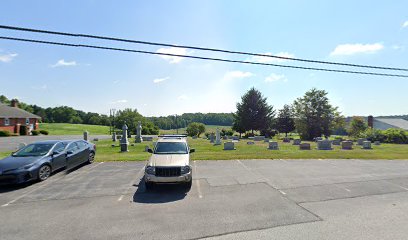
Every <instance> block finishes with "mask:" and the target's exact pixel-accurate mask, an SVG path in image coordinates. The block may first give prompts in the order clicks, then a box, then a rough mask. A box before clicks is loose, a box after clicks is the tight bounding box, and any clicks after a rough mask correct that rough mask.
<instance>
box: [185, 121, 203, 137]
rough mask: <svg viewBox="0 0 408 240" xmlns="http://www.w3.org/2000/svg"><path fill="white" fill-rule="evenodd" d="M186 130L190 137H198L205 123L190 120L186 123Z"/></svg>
mask: <svg viewBox="0 0 408 240" xmlns="http://www.w3.org/2000/svg"><path fill="white" fill-rule="evenodd" d="M186 132H187V135H188V136H190V137H193V136H197V137H200V135H201V134H202V133H204V132H205V125H204V124H202V123H197V122H192V123H190V124H188V126H187V129H186Z"/></svg>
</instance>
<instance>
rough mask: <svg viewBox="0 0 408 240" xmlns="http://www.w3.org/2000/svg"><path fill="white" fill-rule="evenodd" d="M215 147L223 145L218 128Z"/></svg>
mask: <svg viewBox="0 0 408 240" xmlns="http://www.w3.org/2000/svg"><path fill="white" fill-rule="evenodd" d="M215 145H221V136H220V129H218V128H217V130H216V133H215Z"/></svg>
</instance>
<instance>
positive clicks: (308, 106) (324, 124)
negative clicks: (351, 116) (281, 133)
mask: <svg viewBox="0 0 408 240" xmlns="http://www.w3.org/2000/svg"><path fill="white" fill-rule="evenodd" d="M337 109H338V108H337V107H333V106H332V105H330V103H329V99H328V97H327V92H326V91H324V90H317V89H316V88H313V89H311V90H310V91H308V92H306V93H305V95H304V96H303V97H301V98H298V99H296V100H295V102H294V103H293V110H294V117H295V126H296V129H297V131H298V133H299V134H300V136H301V138H302V139H304V140H312V139H313V138H315V137H321V136H322V135H324V136H326V137H328V136H330V134H331V131H332V130H333V129H334V128H336V127H339V125H341V124H342V122H343V121H342V118H343V117H342V116H341V114H340V112H338V110H337Z"/></svg>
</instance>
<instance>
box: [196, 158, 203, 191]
mask: <svg viewBox="0 0 408 240" xmlns="http://www.w3.org/2000/svg"><path fill="white" fill-rule="evenodd" d="M194 172H195V174H197V161H194ZM195 182H196V184H197V192H198V198H203V194H202V192H201V187H200V179H196V181H195Z"/></svg>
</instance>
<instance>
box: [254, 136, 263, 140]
mask: <svg viewBox="0 0 408 240" xmlns="http://www.w3.org/2000/svg"><path fill="white" fill-rule="evenodd" d="M264 139H265V136H255V137H254V141H263V140H264Z"/></svg>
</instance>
